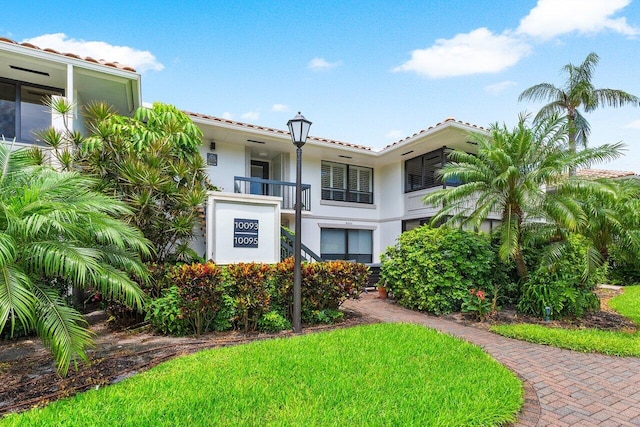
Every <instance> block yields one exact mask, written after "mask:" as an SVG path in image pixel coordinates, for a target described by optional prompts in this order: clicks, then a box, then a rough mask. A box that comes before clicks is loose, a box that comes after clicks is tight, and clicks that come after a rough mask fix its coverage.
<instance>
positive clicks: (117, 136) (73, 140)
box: [39, 98, 213, 262]
mask: <svg viewBox="0 0 640 427" xmlns="http://www.w3.org/2000/svg"><path fill="white" fill-rule="evenodd" d="M50 106H51V108H52V110H53V111H54V112H55V113H57V114H59V115H60V116H61V117H62V118H63V119H64V121H65V123H66V122H67V120H68V117H69V115H70V114H71V113H72V112H73V111H74V108H73V106H72V105H70V104H69V102H68V101H67V100H66V99H64V98H55V99H52V100H51V102H50ZM84 114H85V124H86V128H87V130H88V135H87V136H82V135H80V134H79V133H77V132H73V131H72V130H70V129H69V128H67V129H63V130H57V129H53V128H50V129H47V130H44V131H42V132H40V133H39V136H40V138H41V139H42V140H43V141H45V142H46V143H47V144H48V145H49V146H50V147H51V148H52V153H53V155H54V156H55V157H56V159H57V160H58V162H59V163H60V165H61V167H62V168H63V170H81V171H82V172H84V173H88V174H91V175H93V176H97V177H98V178H99V180H100V181H99V183H97V185H96V188H97V189H98V190H99V191H102V192H103V193H105V194H110V195H115V196H116V197H117V198H118V199H120V200H122V201H124V202H125V203H127V204H128V205H129V207H130V209H131V213H128V214H127V215H126V219H127V220H128V221H129V223H131V224H133V225H135V226H136V227H138V228H139V229H140V230H142V232H143V233H144V235H145V237H147V238H148V239H149V240H150V241H151V242H152V243H153V245H154V247H155V252H154V254H153V259H154V260H155V261H157V262H165V261H176V260H177V261H192V260H194V259H196V258H197V254H195V253H194V252H193V250H192V249H190V247H189V243H190V241H191V240H192V239H193V237H194V236H195V230H196V229H197V228H196V227H195V225H196V223H197V221H198V208H200V207H201V206H202V204H203V203H204V200H205V197H206V191H207V190H208V189H213V186H211V185H210V184H209V182H208V179H207V175H206V173H205V170H204V168H205V164H204V160H203V159H202V156H200V154H199V152H198V147H199V146H200V145H201V144H202V131H201V130H200V129H199V128H198V127H197V126H196V125H195V124H194V123H193V122H192V120H191V119H190V118H189V116H187V115H186V114H185V113H183V112H182V111H180V110H179V109H177V108H176V107H174V106H172V105H166V104H161V103H154V104H153V107H151V108H147V107H141V108H138V109H137V110H136V112H135V114H134V116H133V117H127V116H120V115H118V114H116V112H115V110H114V109H113V108H111V107H109V106H107V105H106V104H104V103H93V104H90V105H88V106H87V107H86V108H85V111H84Z"/></svg>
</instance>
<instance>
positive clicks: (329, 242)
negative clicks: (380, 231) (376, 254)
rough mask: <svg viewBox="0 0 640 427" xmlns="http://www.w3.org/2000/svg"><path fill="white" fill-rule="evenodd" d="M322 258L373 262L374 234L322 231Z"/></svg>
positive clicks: (335, 230)
mask: <svg viewBox="0 0 640 427" xmlns="http://www.w3.org/2000/svg"><path fill="white" fill-rule="evenodd" d="M320 256H321V257H322V258H323V259H329V260H335V259H344V260H355V261H356V262H365V263H370V262H372V260H373V232H372V231H371V230H352V229H344V228H322V229H320Z"/></svg>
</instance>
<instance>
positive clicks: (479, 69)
mask: <svg viewBox="0 0 640 427" xmlns="http://www.w3.org/2000/svg"><path fill="white" fill-rule="evenodd" d="M530 51H531V46H529V45H528V44H526V43H524V42H522V41H521V40H519V39H517V38H515V37H513V36H512V35H510V34H508V33H507V32H505V33H503V34H500V35H495V34H493V33H492V32H491V31H489V30H488V29H486V28H478V29H477V30H473V31H471V32H470V33H466V34H457V35H456V36H454V37H453V38H452V39H438V40H436V42H435V44H434V45H433V46H431V47H428V48H426V49H418V50H414V51H413V52H412V53H411V59H410V60H408V61H407V62H405V63H404V64H402V65H400V66H398V67H396V68H394V69H393V71H396V72H397V71H413V72H415V73H417V74H420V75H424V76H427V77H431V78H443V77H453V76H464V75H470V74H480V73H497V72H499V71H502V70H504V69H506V68H508V67H510V66H512V65H514V64H516V63H517V62H518V61H519V60H520V59H522V58H523V57H524V56H526V55H528V54H529V52H530Z"/></svg>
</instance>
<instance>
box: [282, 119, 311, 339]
mask: <svg viewBox="0 0 640 427" xmlns="http://www.w3.org/2000/svg"><path fill="white" fill-rule="evenodd" d="M287 126H288V127H289V132H290V133H291V141H292V142H293V145H295V146H296V202H295V205H294V207H295V210H296V227H295V233H296V234H295V239H294V240H295V242H294V248H293V251H294V254H293V257H294V265H293V332H302V319H301V317H302V314H301V313H302V290H301V284H302V271H301V267H300V264H301V261H302V260H301V257H302V255H301V251H302V249H301V246H302V233H301V227H302V146H303V145H304V143H305V142H307V135H309V128H310V127H311V122H310V121H309V120H307V119H305V118H304V116H303V115H302V114H300V112H299V111H298V114H297V115H296V116H295V117H294V118H293V119H291V120H289V121H288V122H287Z"/></svg>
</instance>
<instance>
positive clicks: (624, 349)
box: [490, 286, 640, 357]
mask: <svg viewBox="0 0 640 427" xmlns="http://www.w3.org/2000/svg"><path fill="white" fill-rule="evenodd" d="M609 307H611V308H612V309H614V310H615V311H617V312H618V313H620V314H621V315H623V316H625V317H627V318H629V319H631V320H633V321H634V322H635V323H636V324H637V325H639V326H640V286H628V287H625V288H624V292H623V293H622V294H620V295H618V296H616V297H614V298H612V299H611V300H610V301H609ZM490 330H491V331H493V332H495V333H497V334H500V335H503V336H506V337H510V338H516V339H519V340H523V341H528V342H533V343H537V344H546V345H552V346H554V347H559V348H566V349H569V350H575V351H581V352H585V353H602V354H608V355H612V356H633V357H640V333H638V332H635V333H631V332H617V331H601V330H597V329H563V328H551V327H547V326H543V325H528V324H513V325H495V326H492V327H491V329H490Z"/></svg>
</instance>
